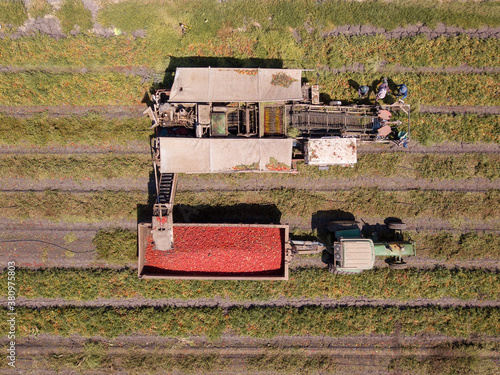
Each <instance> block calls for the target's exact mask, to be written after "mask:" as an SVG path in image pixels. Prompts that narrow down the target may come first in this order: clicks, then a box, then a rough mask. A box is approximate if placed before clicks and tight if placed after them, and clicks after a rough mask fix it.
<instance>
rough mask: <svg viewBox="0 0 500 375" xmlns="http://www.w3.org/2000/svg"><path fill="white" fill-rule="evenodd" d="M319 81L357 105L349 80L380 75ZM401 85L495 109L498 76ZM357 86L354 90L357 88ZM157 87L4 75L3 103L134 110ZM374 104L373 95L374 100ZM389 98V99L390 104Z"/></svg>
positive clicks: (134, 79)
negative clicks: (131, 106)
mask: <svg viewBox="0 0 500 375" xmlns="http://www.w3.org/2000/svg"><path fill="white" fill-rule="evenodd" d="M318 71H319V72H320V76H319V78H318V77H316V75H315V74H314V75H311V73H309V76H310V77H309V80H310V82H312V83H318V84H319V85H321V86H322V92H323V93H324V94H325V95H327V96H328V97H329V98H331V99H335V100H341V101H344V102H346V101H347V102H348V101H355V100H357V98H358V94H357V90H356V89H355V88H354V87H353V86H352V85H350V84H349V81H354V82H357V83H358V84H369V85H371V86H372V88H373V89H375V86H376V84H377V83H378V82H379V81H380V79H381V77H380V73H377V74H373V73H371V74H364V73H339V74H334V73H331V72H329V71H327V70H318ZM390 78H391V79H392V81H393V82H395V83H396V84H400V83H405V84H406V85H407V86H408V89H409V95H408V99H407V102H408V103H409V104H418V103H422V104H427V105H434V106H443V105H444V106H450V105H451V106H496V105H499V104H500V97H499V94H498V91H497V90H496V87H497V82H498V81H499V80H500V74H499V73H484V74H476V73H468V74H465V73H464V74H446V73H418V74H415V73H404V74H391V75H390ZM354 86H355V85H354ZM153 87H154V80H149V82H145V81H144V80H142V79H141V78H140V77H138V76H135V75H130V74H120V73H86V74H84V73H80V74H69V73H68V74H50V73H41V72H31V73H30V72H25V73H16V74H13V73H1V74H0V103H2V104H3V105H54V104H59V105H133V104H140V103H141V101H142V100H143V97H144V94H145V93H147V92H148V91H149V90H150V88H153ZM372 99H373V95H372ZM394 101H395V98H394V97H393V96H391V95H390V94H389V95H388V96H387V97H386V99H384V102H385V103H388V104H391V103H392V102H394Z"/></svg>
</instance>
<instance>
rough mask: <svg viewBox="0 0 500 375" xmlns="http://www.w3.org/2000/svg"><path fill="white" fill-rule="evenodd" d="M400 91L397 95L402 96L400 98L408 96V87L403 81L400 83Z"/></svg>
mask: <svg viewBox="0 0 500 375" xmlns="http://www.w3.org/2000/svg"><path fill="white" fill-rule="evenodd" d="M397 88H398V93H397V94H396V96H401V98H400V100H401V101H402V100H403V99H406V97H407V96H408V87H406V85H405V84H404V83H403V84H402V85H398V86H397Z"/></svg>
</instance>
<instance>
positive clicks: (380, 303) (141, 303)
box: [0, 297, 500, 311]
mask: <svg viewBox="0 0 500 375" xmlns="http://www.w3.org/2000/svg"><path fill="white" fill-rule="evenodd" d="M7 302H8V301H7V299H6V298H2V299H0V306H2V307H6V306H7ZM16 306H23V307H28V308H55V307H89V308H93V307H114V308H138V307H157V308H161V307H174V308H185V307H197V308H202V307H211V308H221V309H223V310H224V311H228V310H230V309H233V308H238V307H243V308H252V307H269V308H276V307H294V308H298V309H299V308H304V307H324V308H329V309H333V308H336V307H399V308H405V307H406V308H412V307H433V306H439V307H441V308H457V307H462V308H470V307H500V300H496V301H494V300H493V301H484V300H466V301H464V300H459V299H454V298H440V299H427V298H422V299H416V300H406V301H400V300H389V299H370V298H357V297H344V298H341V299H340V300H335V299H326V298H316V299H309V298H292V299H288V298H284V297H283V298H278V299H274V300H271V301H241V302H235V301H231V300H228V299H223V298H220V297H215V298H198V299H188V300H182V299H177V298H165V299H147V298H140V297H134V298H127V299H105V298H98V299H95V300H90V301H89V300H85V301H80V300H65V299H62V298H32V299H28V298H26V297H17V298H16Z"/></svg>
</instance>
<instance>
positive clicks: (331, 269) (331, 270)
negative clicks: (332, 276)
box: [328, 263, 337, 273]
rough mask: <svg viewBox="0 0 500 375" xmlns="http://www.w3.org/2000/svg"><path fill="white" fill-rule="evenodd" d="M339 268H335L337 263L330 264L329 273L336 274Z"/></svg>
mask: <svg viewBox="0 0 500 375" xmlns="http://www.w3.org/2000/svg"><path fill="white" fill-rule="evenodd" d="M336 271H337V267H336V266H335V263H328V272H330V273H336Z"/></svg>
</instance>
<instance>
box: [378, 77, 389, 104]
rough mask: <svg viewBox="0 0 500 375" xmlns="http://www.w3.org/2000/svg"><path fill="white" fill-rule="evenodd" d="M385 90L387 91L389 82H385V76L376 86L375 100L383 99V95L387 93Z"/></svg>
mask: <svg viewBox="0 0 500 375" xmlns="http://www.w3.org/2000/svg"><path fill="white" fill-rule="evenodd" d="M387 91H389V84H388V83H387V78H385V77H384V81H383V82H382V84H381V85H380V86H379V88H378V91H377V97H376V98H375V101H377V100H379V99H384V98H385V95H386V94H387Z"/></svg>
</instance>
